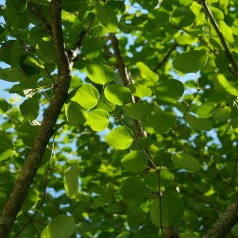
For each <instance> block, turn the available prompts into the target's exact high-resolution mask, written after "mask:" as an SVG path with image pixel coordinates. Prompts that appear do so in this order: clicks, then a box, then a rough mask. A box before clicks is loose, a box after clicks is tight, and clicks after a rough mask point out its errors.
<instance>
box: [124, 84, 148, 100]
mask: <svg viewBox="0 0 238 238" xmlns="http://www.w3.org/2000/svg"><path fill="white" fill-rule="evenodd" d="M128 88H130V90H131V92H132V94H133V95H134V96H136V97H139V98H143V97H146V96H148V97H149V96H151V95H152V91H151V89H150V88H147V87H146V86H144V85H142V84H136V83H135V84H130V85H128Z"/></svg>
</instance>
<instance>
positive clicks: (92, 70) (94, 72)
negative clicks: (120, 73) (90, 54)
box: [86, 64, 115, 85]
mask: <svg viewBox="0 0 238 238" xmlns="http://www.w3.org/2000/svg"><path fill="white" fill-rule="evenodd" d="M86 74H87V76H88V77H89V78H90V80H91V81H93V82H94V83H98V84H102V85H105V84H107V83H109V82H110V81H112V80H113V78H114V76H115V73H114V70H113V69H112V68H111V67H109V66H108V65H104V64H89V65H87V66H86Z"/></svg>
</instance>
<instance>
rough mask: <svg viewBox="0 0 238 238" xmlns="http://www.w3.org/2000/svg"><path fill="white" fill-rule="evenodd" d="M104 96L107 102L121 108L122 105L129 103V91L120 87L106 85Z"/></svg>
mask: <svg viewBox="0 0 238 238" xmlns="http://www.w3.org/2000/svg"><path fill="white" fill-rule="evenodd" d="M104 94H105V97H106V99H107V100H108V101H110V102H112V103H114V104H116V105H119V106H122V105H123V104H126V103H128V102H130V101H131V91H130V89H129V88H127V87H124V86H121V85H115V84H109V85H107V86H106V88H105V90H104Z"/></svg>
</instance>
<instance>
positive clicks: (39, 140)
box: [0, 0, 71, 238]
mask: <svg viewBox="0 0 238 238" xmlns="http://www.w3.org/2000/svg"><path fill="white" fill-rule="evenodd" d="M51 26H52V38H53V43H54V47H55V54H56V59H57V64H58V86H57V87H56V89H55V94H54V96H53V98H52V100H51V102H50V104H49V107H48V109H47V110H46V111H45V113H44V116H43V120H42V123H41V126H40V128H39V131H38V133H37V135H36V138H35V140H34V143H33V145H32V148H31V150H30V153H29V155H28V156H27V158H26V161H25V164H24V166H23V168H22V171H21V173H20V176H19V178H18V180H17V181H16V184H15V186H14V188H13V190H12V192H11V195H10V197H9V199H8V201H7V202H6V204H5V206H4V208H3V211H2V212H1V216H0V237H1V238H5V237H8V235H9V232H10V230H11V228H12V225H13V223H14V221H15V218H16V216H17V214H18V212H19V211H20V209H21V206H22V204H23V202H24V200H25V198H26V196H27V193H28V191H29V189H30V186H31V184H32V182H33V179H34V177H35V175H36V172H37V170H38V168H39V166H40V163H41V160H42V157H43V154H44V152H45V149H46V147H47V144H48V142H49V140H50V137H51V136H52V133H53V130H54V127H55V124H56V120H57V118H58V116H59V114H60V111H61V109H62V107H63V105H64V102H65V100H66V98H67V93H68V89H69V86H70V79H71V65H70V61H69V59H68V55H67V50H66V46H65V43H64V39H63V32H62V27H61V1H60V0H52V1H51Z"/></svg>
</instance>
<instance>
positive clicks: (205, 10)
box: [200, 0, 238, 79]
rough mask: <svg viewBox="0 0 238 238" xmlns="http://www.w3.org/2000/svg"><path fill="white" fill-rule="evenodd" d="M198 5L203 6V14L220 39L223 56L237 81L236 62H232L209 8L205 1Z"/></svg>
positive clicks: (232, 59)
mask: <svg viewBox="0 0 238 238" xmlns="http://www.w3.org/2000/svg"><path fill="white" fill-rule="evenodd" d="M200 3H201V5H202V6H203V9H204V12H205V14H206V16H207V17H208V18H209V20H210V22H211V24H212V26H213V27H214V29H215V31H216V33H217V36H218V38H219V39H220V42H221V44H222V46H223V48H224V51H225V54H226V56H227V58H228V60H229V62H230V63H231V65H232V70H233V74H234V75H235V77H236V78H237V79H238V67H237V64H236V62H235V60H234V58H233V56H232V54H231V52H230V50H229V48H228V46H227V44H226V41H225V38H224V36H223V34H222V32H221V31H220V29H219V26H218V24H217V22H216V20H215V18H214V16H213V15H212V12H211V11H210V9H209V7H208V5H207V1H206V0H200Z"/></svg>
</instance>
